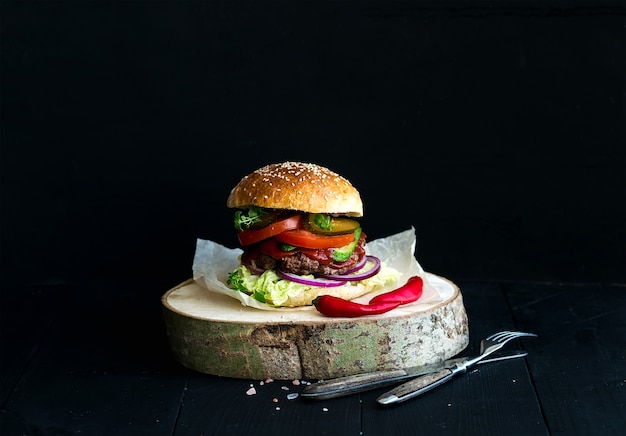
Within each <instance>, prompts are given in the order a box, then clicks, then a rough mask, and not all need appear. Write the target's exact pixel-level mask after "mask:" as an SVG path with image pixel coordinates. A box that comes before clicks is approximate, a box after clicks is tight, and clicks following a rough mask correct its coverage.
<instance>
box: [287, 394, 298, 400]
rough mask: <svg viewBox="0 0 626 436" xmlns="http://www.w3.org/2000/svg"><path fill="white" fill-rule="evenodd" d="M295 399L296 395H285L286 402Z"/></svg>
mask: <svg viewBox="0 0 626 436" xmlns="http://www.w3.org/2000/svg"><path fill="white" fill-rule="evenodd" d="M296 398H298V394H297V393H294V394H289V395H287V399H288V400H295V399H296Z"/></svg>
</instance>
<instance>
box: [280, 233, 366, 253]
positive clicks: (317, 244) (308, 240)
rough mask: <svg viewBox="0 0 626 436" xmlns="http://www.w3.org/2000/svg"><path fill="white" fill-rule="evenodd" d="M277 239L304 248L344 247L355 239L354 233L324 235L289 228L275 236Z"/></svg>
mask: <svg viewBox="0 0 626 436" xmlns="http://www.w3.org/2000/svg"><path fill="white" fill-rule="evenodd" d="M275 239H276V240H277V241H280V242H284V243H285V244H290V245H295V246H296V247H304V248H333V247H343V246H344V245H348V244H349V243H350V242H352V241H354V233H347V234H345V235H337V236H324V235H318V234H315V233H313V232H310V231H308V230H305V229H297V230H289V231H286V232H283V233H281V234H279V235H276V236H275Z"/></svg>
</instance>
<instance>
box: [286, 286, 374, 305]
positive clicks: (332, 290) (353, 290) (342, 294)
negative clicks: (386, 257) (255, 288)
mask: <svg viewBox="0 0 626 436" xmlns="http://www.w3.org/2000/svg"><path fill="white" fill-rule="evenodd" d="M378 288H380V287H378ZM374 289H376V286H374V285H369V286H366V285H365V284H363V283H350V284H345V285H343V286H332V287H317V286H313V287H310V288H307V289H306V290H304V291H303V292H300V293H299V294H298V295H295V296H293V297H292V296H290V297H288V298H287V301H285V302H284V303H283V304H281V306H283V307H299V306H310V305H311V304H313V300H315V299H316V298H317V297H319V296H321V295H333V296H335V297H339V298H343V299H344V300H353V299H355V298H357V297H360V296H362V295H365V294H368V293H370V292H372V291H373V290H374Z"/></svg>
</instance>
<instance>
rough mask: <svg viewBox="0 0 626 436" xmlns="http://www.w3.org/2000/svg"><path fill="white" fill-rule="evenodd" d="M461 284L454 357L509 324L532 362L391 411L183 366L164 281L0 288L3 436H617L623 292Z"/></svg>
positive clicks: (502, 365) (622, 417) (625, 376)
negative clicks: (165, 309)
mask: <svg viewBox="0 0 626 436" xmlns="http://www.w3.org/2000/svg"><path fill="white" fill-rule="evenodd" d="M457 284H459V286H460V287H461V292H462V293H463V296H464V300H465V306H466V309H467V312H468V316H469V322H470V346H469V347H468V349H467V350H466V353H463V354H473V353H476V352H477V347H478V343H479V342H480V339H481V338H483V337H484V336H486V335H488V334H490V333H494V332H497V331H499V330H513V329H514V330H522V331H528V332H534V333H536V334H538V337H537V338H528V339H523V340H521V341H518V342H515V341H514V342H512V343H511V344H510V345H507V347H508V349H511V350H512V349H515V348H521V349H524V350H526V351H528V353H529V354H528V357H527V358H525V359H518V360H514V361H513V360H511V361H502V362H497V363H493V364H490V365H482V366H480V367H478V368H477V369H473V370H471V371H469V372H468V373H467V374H465V375H463V376H461V377H458V378H456V379H454V380H453V381H451V382H449V383H447V384H446V385H444V386H442V387H440V388H438V389H435V390H433V391H431V392H428V393H426V394H425V395H423V396H422V397H420V398H418V399H414V400H410V401H408V402H406V403H402V404H399V405H396V406H393V407H382V406H378V405H377V404H376V402H375V399H376V398H377V397H378V396H379V395H380V394H381V393H382V392H384V390H385V389H386V388H381V389H378V390H375V391H371V392H367V393H363V394H355V395H352V396H349V397H344V398H336V399H331V400H325V401H310V400H309V401H307V400H304V399H302V398H296V399H288V397H287V396H288V394H290V393H298V392H300V391H301V390H302V387H303V385H302V384H300V385H296V384H294V383H293V382H292V381H273V382H269V383H262V381H261V380H241V379H228V378H219V377H214V376H209V375H205V374H200V373H196V372H193V371H190V370H188V369H185V368H183V367H181V366H180V365H179V364H178V363H177V362H175V361H174V360H173V358H172V356H171V354H170V351H169V345H168V343H167V338H166V336H165V332H164V325H163V319H162V315H161V308H160V297H161V294H162V293H163V292H165V291H166V290H167V289H168V286H167V285H166V286H163V287H162V288H159V287H158V286H156V287H155V286H154V285H143V286H142V285H133V286H123V285H119V286H117V287H115V286H113V287H111V286H79V285H74V286H46V287H41V286H36V287H23V288H13V289H4V290H3V300H2V338H1V339H2V341H1V344H2V349H1V358H2V360H1V363H2V366H1V374H2V384H1V387H0V399H1V401H2V410H1V414H0V424H1V426H0V434H2V435H65V434H82V435H222V434H224V435H226V434H228V435H236V434H255V435H265V434H268V435H269V434H271V435H295V434H298V435H304V434H311V435H323V434H327V435H335V434H337V435H382V434H390V435H391V434H393V435H403V434H407V435H417V434H424V435H436V434H497V435H515V434H519V435H530V434H561V433H562V434H585V435H589V434H598V435H610V434H621V432H622V431H623V430H624V429H625V428H626V386H625V384H626V357H625V356H626V287H625V286H624V285H601V284H536V283H535V284H526V283H491V282H490V283H476V282H471V283H463V282H458V283H457ZM310 381H311V380H310ZM303 382H306V380H305V381H303ZM250 387H254V388H255V390H256V394H255V395H247V394H246V392H247V391H248V390H249V389H250Z"/></svg>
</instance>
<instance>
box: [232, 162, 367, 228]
mask: <svg viewBox="0 0 626 436" xmlns="http://www.w3.org/2000/svg"><path fill="white" fill-rule="evenodd" d="M226 205H227V206H228V207H232V208H240V209H246V208H249V207H252V206H258V207H262V208H268V209H289V210H297V211H302V212H309V213H328V214H338V215H348V216H355V217H360V216H363V202H362V201H361V195H360V194H359V191H357V190H356V189H355V188H354V186H352V184H351V183H350V182H349V181H348V180H346V179H345V178H343V177H341V176H340V175H339V174H337V173H334V172H333V171H331V170H329V169H328V168H325V167H322V166H319V165H315V164H311V163H302V162H283V163H277V164H270V165H266V166H264V167H263V168H259V169H258V170H256V171H254V172H252V173H250V174H248V175H247V176H245V177H244V178H243V179H241V181H240V182H239V183H238V184H237V186H235V187H234V188H233V189H232V191H231V192H230V195H229V196H228V200H227V202H226Z"/></svg>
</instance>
